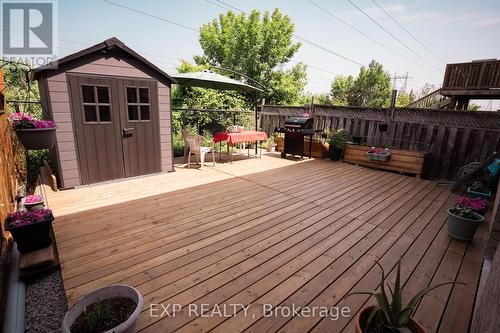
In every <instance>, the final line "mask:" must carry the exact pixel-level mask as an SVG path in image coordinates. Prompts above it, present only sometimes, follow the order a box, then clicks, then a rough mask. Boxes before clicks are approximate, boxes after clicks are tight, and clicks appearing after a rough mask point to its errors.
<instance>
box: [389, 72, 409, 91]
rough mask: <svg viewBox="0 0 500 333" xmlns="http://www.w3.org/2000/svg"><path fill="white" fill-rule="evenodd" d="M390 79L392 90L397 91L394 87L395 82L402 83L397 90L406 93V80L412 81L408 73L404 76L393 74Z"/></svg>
mask: <svg viewBox="0 0 500 333" xmlns="http://www.w3.org/2000/svg"><path fill="white" fill-rule="evenodd" d="M391 79H392V89H397V87H396V82H397V81H403V84H401V87H400V89H399V90H401V91H406V88H408V80H413V76H409V75H408V72H406V74H404V75H398V74H397V73H394V76H392V77H391Z"/></svg>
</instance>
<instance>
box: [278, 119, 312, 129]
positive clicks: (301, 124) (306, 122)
mask: <svg viewBox="0 0 500 333" xmlns="http://www.w3.org/2000/svg"><path fill="white" fill-rule="evenodd" d="M312 125H313V118H312V117H289V118H287V119H286V120H285V127H295V128H312Z"/></svg>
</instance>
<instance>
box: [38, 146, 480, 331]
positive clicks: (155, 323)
mask: <svg viewBox="0 0 500 333" xmlns="http://www.w3.org/2000/svg"><path fill="white" fill-rule="evenodd" d="M160 192H163V193H160ZM47 194H48V200H49V205H50V206H51V208H53V209H54V211H55V215H56V222H55V223H54V227H55V234H56V239H57V245H58V249H59V254H60V259H61V263H62V273H63V278H64V285H65V289H66V294H67V297H68V299H69V300H70V302H72V301H74V300H75V299H76V298H78V297H80V296H82V295H84V294H85V293H87V292H88V291H90V290H92V289H94V288H97V287H100V286H104V285H107V284H111V283H127V284H131V285H133V286H136V287H137V288H138V289H139V290H140V291H141V292H142V293H143V295H144V309H143V313H142V315H141V318H140V323H139V326H140V330H141V331H143V332H171V331H179V332H195V331H196V332H201V331H210V330H213V331H216V332H224V333H226V332H240V331H244V330H246V331H248V332H270V331H273V332H274V331H281V332H285V331H286V332H342V331H345V332H353V331H354V330H353V320H352V319H353V315H354V314H355V313H356V312H357V311H358V310H359V309H360V308H361V307H363V306H364V304H365V303H366V301H367V298H366V297H364V296H353V297H350V298H348V299H344V296H345V295H346V294H347V293H349V292H350V291H353V290H370V289H374V288H376V287H377V285H378V281H379V276H380V275H379V270H378V269H377V267H376V266H375V261H379V262H380V264H381V265H382V266H383V267H384V268H385V270H386V273H387V274H389V279H390V280H392V279H394V276H395V274H394V268H395V265H396V263H397V261H398V259H399V258H400V257H402V281H403V282H404V290H405V291H406V292H408V293H410V292H414V291H415V290H417V289H420V288H423V287H425V286H427V285H429V284H434V283H439V282H442V281H451V280H459V281H462V282H466V283H467V284H468V286H462V285H456V286H454V287H451V286H447V287H443V288H440V289H438V290H435V291H433V292H431V293H430V294H429V295H428V296H426V297H425V298H424V299H423V301H422V302H421V303H420V305H419V306H418V309H417V312H416V319H418V320H419V321H420V322H421V323H422V324H423V325H424V326H425V327H426V328H427V329H428V330H429V332H445V333H446V332H466V331H467V329H468V325H469V321H470V319H471V314H472V311H473V307H474V297H475V291H476V286H477V283H478V279H479V274H480V270H481V263H482V254H483V251H484V246H485V238H486V234H487V229H488V228H487V226H482V227H481V228H480V229H479V231H478V233H477V234H476V240H475V241H474V242H472V243H470V244H469V243H465V242H460V241H456V240H451V239H450V238H449V237H448V235H447V231H446V218H447V215H446V209H447V208H448V207H451V206H452V205H453V204H454V203H455V200H456V196H455V195H452V194H451V193H450V192H449V190H448V189H446V188H441V187H438V186H437V184H436V183H435V182H430V181H425V180H419V179H415V178H412V177H407V176H403V175H399V174H395V173H390V172H383V171H376V170H372V169H367V168H363V167H358V166H353V165H349V164H343V163H340V162H338V163H334V162H329V161H322V160H310V161H303V162H294V161H288V160H286V161H285V160H281V159H279V158H275V157H268V156H266V157H263V159H262V160H256V159H253V160H248V161H238V162H235V163H234V164H232V165H230V164H217V166H216V167H215V169H214V168H209V167H207V168H205V169H204V170H194V169H190V170H188V169H183V168H179V170H178V172H175V173H172V174H167V175H161V176H152V177H147V178H141V179H135V180H129V181H125V182H119V183H111V184H105V185H99V186H92V187H86V188H81V189H75V190H69V191H64V192H57V193H47ZM152 194H154V196H152V197H147V195H152ZM141 197H142V198H141ZM131 199H134V200H133V201H129V200H131ZM79 200H81V201H79ZM108 203H112V204H113V205H107V204H108ZM80 204H81V206H80ZM79 206H80V207H79ZM83 209H87V210H85V211H82V210H83ZM73 211H74V212H73ZM60 212H61V214H59V213H60ZM157 303H162V304H163V305H164V306H165V307H166V306H167V305H168V304H181V305H182V306H183V308H182V310H181V311H180V312H178V313H176V315H175V316H171V317H166V316H163V317H159V315H160V314H161V313H162V308H161V307H160V308H159V309H157V310H153V312H152V313H153V315H157V316H158V317H155V316H151V311H150V304H157ZM188 304H197V305H201V304H210V306H208V308H207V309H205V311H207V312H204V313H205V315H206V316H207V317H196V315H195V314H194V313H193V312H191V313H190V312H189V311H188V307H187V305H188ZM214 304H218V305H220V306H221V307H222V304H226V305H230V304H245V305H248V304H250V305H251V306H250V307H249V309H248V312H247V313H246V316H245V315H244V314H245V312H244V311H243V310H241V309H240V308H238V309H237V310H239V312H237V313H236V315H234V316H231V317H223V316H219V315H212V316H209V313H211V312H212V310H213V308H212V306H213V305H214ZM262 304H272V305H274V306H282V307H287V306H292V304H295V306H309V307H311V308H312V307H319V306H326V307H329V308H330V307H349V308H350V309H351V311H352V312H351V316H349V317H347V318H346V317H340V318H338V320H332V318H322V317H320V316H319V315H316V316H312V317H305V316H303V317H294V318H292V317H284V316H281V315H277V316H272V317H267V316H266V317H264V316H263V307H262ZM153 309H156V307H154V308H153ZM191 309H192V310H193V309H194V305H192V308H191ZM196 309H197V310H198V314H200V313H201V312H202V310H201V309H200V308H199V307H198V308H196ZM228 310H232V309H228ZM156 311H158V312H156ZM171 311H172V308H170V314H172V313H171ZM226 314H232V311H228V312H227V313H226ZM164 315H165V314H164Z"/></svg>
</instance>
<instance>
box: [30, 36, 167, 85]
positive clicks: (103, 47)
mask: <svg viewBox="0 0 500 333" xmlns="http://www.w3.org/2000/svg"><path fill="white" fill-rule="evenodd" d="M115 49H118V50H121V51H123V52H125V53H127V54H129V55H130V56H131V57H132V58H135V59H136V60H138V61H139V62H141V63H143V64H144V65H146V66H147V67H149V68H151V69H152V70H153V71H155V72H157V73H158V74H159V75H160V76H163V77H165V78H166V79H168V80H170V81H171V82H172V83H177V80H175V79H174V78H172V77H171V76H170V75H168V74H167V73H166V72H164V71H163V70H161V69H160V68H158V67H157V66H156V65H154V64H153V63H151V62H150V61H149V60H147V59H146V58H144V57H143V56H141V55H140V54H139V53H137V52H135V51H134V50H132V49H131V48H129V47H128V46H127V45H125V44H124V43H123V42H122V41H121V40H119V39H118V38H116V37H111V38H109V39H106V40H105V41H103V42H101V43H99V44H96V45H94V46H91V47H88V48H86V49H83V50H81V51H78V52H76V53H72V54H70V55H67V56H66V57H63V58H61V59H59V60H58V61H57V62H55V63H49V64H47V65H44V66H40V67H38V68H35V69H34V71H33V77H34V78H35V79H36V78H38V77H39V76H40V75H41V73H43V72H46V71H51V70H52V71H56V70H58V66H60V65H62V64H65V63H69V62H72V61H74V60H77V59H79V58H81V57H84V56H87V55H89V54H93V53H96V52H100V51H111V50H115Z"/></svg>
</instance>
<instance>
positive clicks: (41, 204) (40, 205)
mask: <svg viewBox="0 0 500 333" xmlns="http://www.w3.org/2000/svg"><path fill="white" fill-rule="evenodd" d="M22 204H23V205H24V207H25V208H26V209H27V210H29V211H33V210H37V209H44V208H45V201H44V200H42V201H39V202H32V203H26V202H25V201H24V200H22Z"/></svg>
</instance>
